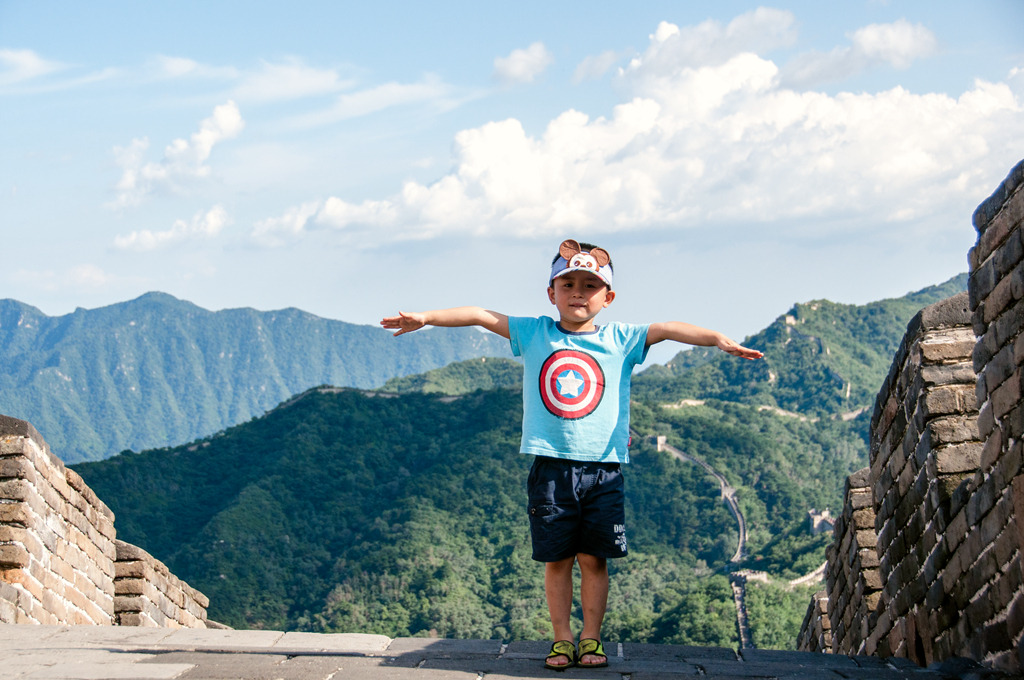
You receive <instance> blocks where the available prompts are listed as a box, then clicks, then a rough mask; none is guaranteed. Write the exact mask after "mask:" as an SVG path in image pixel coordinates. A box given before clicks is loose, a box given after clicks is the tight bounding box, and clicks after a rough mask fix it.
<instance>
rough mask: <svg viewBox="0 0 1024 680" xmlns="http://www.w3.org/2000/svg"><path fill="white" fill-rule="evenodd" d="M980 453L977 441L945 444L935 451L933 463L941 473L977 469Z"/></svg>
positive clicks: (980, 447)
mask: <svg viewBox="0 0 1024 680" xmlns="http://www.w3.org/2000/svg"><path fill="white" fill-rule="evenodd" d="M981 453H982V445H981V444H979V443H974V442H971V443H967V444H955V445H952V446H946V447H943V448H941V449H939V450H937V451H936V452H935V464H936V467H937V469H938V471H939V473H941V474H954V473H962V472H969V471H972V470H976V469H978V466H979V464H980V462H981Z"/></svg>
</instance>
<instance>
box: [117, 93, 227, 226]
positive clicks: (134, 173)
mask: <svg viewBox="0 0 1024 680" xmlns="http://www.w3.org/2000/svg"><path fill="white" fill-rule="evenodd" d="M244 127H245V121H244V120H242V115H241V113H240V112H239V110H238V106H237V105H236V104H235V103H234V102H233V101H228V102H227V103H226V104H221V105H220V106H217V107H216V108H214V109H213V115H212V116H210V117H209V118H207V119H205V120H203V121H202V122H201V123H200V124H199V130H198V131H197V132H195V133H193V135H192V137H191V138H190V139H189V140H185V139H176V140H174V141H173V142H171V143H170V144H169V145H167V148H166V149H164V157H163V159H162V160H161V161H160V162H155V163H154V162H151V163H143V160H144V156H145V152H146V150H147V149H148V148H149V140H148V139H145V138H144V139H133V140H132V141H131V143H130V144H129V145H128V146H126V147H119V146H116V147H114V150H113V153H114V160H115V162H116V163H117V164H118V165H119V166H121V167H122V168H123V169H124V172H123V173H122V175H121V179H120V181H119V182H118V183H117V186H116V189H117V198H116V199H115V200H114V201H113V202H112V203H110V204H108V205H109V206H110V207H114V208H123V207H126V206H132V205H137V204H139V203H140V202H141V201H142V200H143V199H144V198H145V197H146V196H148V195H149V194H151V193H153V192H154V191H156V190H157V189H161V188H164V189H170V190H173V191H180V190H182V188H183V186H184V185H185V184H186V183H188V182H189V181H192V180H195V179H197V178H202V177H206V176H208V175H209V174H210V166H208V165H206V164H205V163H206V160H207V159H209V157H210V153H211V151H212V150H213V147H214V145H215V144H217V143H218V142H221V141H223V140H225V139H232V138H234V137H237V136H238V134H239V133H240V132H241V131H242V128H244Z"/></svg>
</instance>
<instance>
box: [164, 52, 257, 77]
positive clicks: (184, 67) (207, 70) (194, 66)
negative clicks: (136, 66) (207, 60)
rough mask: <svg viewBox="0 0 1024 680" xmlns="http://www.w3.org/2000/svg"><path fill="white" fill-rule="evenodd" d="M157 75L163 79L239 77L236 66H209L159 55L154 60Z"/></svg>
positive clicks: (182, 58)
mask: <svg viewBox="0 0 1024 680" xmlns="http://www.w3.org/2000/svg"><path fill="white" fill-rule="evenodd" d="M154 65H155V69H156V72H157V75H159V76H160V77H162V78H185V77H190V78H214V79H231V78H237V77H238V75H239V74H238V69H236V68H235V67H234V66H208V65H206V64H200V63H199V62H197V61H194V60H192V59H188V58H186V57H170V56H166V55H159V56H157V57H156V59H155V60H154Z"/></svg>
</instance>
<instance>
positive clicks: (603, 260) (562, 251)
mask: <svg viewBox="0 0 1024 680" xmlns="http://www.w3.org/2000/svg"><path fill="white" fill-rule="evenodd" d="M582 252H583V248H581V247H580V244H579V243H578V242H577V241H574V240H573V239H571V238H567V239H565V240H564V241H562V245H560V246H558V254H559V255H561V256H562V257H564V258H565V260H566V262H572V258H573V257H575V256H577V255H579V254H580V253H582ZM590 256H591V257H593V258H594V260H596V261H597V266H598V267H604V266H606V265H607V264H608V263H609V262H611V261H612V256H611V255H609V254H608V251H607V250H605V249H604V248H594V249H592V250H591V251H590Z"/></svg>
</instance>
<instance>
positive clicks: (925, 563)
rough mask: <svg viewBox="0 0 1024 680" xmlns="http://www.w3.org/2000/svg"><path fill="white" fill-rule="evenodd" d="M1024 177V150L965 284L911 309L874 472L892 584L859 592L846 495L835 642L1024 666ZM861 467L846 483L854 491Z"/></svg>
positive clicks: (874, 444) (987, 211)
mask: <svg viewBox="0 0 1024 680" xmlns="http://www.w3.org/2000/svg"><path fill="white" fill-rule="evenodd" d="M1022 186H1024V162H1021V163H1020V164H1018V165H1017V167H1015V168H1014V169H1013V171H1012V172H1011V173H1010V176H1009V177H1007V179H1006V181H1005V182H1003V183H1002V185H1000V187H999V189H998V190H997V191H996V193H995V194H993V196H992V197H991V198H989V199H988V200H986V201H985V202H984V203H982V204H981V206H980V207H979V208H978V210H977V211H976V212H975V214H974V225H975V227H976V228H977V232H978V241H977V243H976V244H975V246H974V248H972V249H971V252H970V253H969V255H968V259H969V262H970V270H971V272H970V279H969V285H968V292H967V293H963V294H961V295H958V296H954V297H952V298H949V299H947V300H944V301H942V302H939V303H937V304H935V305H931V306H930V307H926V308H925V309H923V310H921V312H920V313H918V315H917V316H916V317H915V318H914V319H913V320H912V321H911V322H910V324H909V325H908V327H907V333H906V335H905V336H904V338H903V342H902V343H901V344H900V347H899V350H898V351H897V353H896V356H895V358H894V359H893V363H892V367H891V369H890V371H889V374H888V376H887V377H886V379H885V382H884V384H883V385H882V389H881V390H880V392H879V394H878V398H877V399H876V401H875V409H874V414H873V416H872V419H871V431H870V448H869V450H870V454H869V457H870V467H869V468H868V471H867V472H868V482H867V486H868V487H869V489H870V495H871V510H872V513H873V517H872V519H873V524H874V526H873V528H874V531H875V540H876V543H875V545H874V551H873V552H874V558H875V559H876V560H877V561H876V565H877V579H875V583H877V585H878V587H879V588H880V590H878V591H877V592H868V590H867V589H866V588H865V589H863V590H862V591H861V592H857V584H858V583H861V582H864V583H866V582H867V580H868V579H867V578H865V577H864V575H865V574H866V573H868V572H869V569H867V568H866V567H865V562H864V560H865V559H867V558H870V557H871V556H870V551H865V550H859V551H858V553H857V556H855V555H854V552H853V550H852V549H851V548H852V546H853V538H851V536H853V537H857V538H859V536H860V535H859V534H857V533H855V530H856V529H857V526H856V525H857V522H856V520H853V519H852V518H851V517H850V516H849V513H848V512H847V511H846V510H845V509H844V514H843V517H842V518H840V519H839V520H837V523H836V527H835V531H834V534H833V537H834V538H833V544H832V546H830V547H829V549H828V566H827V573H828V574H829V590H828V604H827V610H828V612H829V615H830V624H831V626H832V649H833V651H836V652H841V653H845V654H854V653H858V654H869V655H876V656H882V657H905V658H907V659H909V660H911V661H914V662H916V663H918V664H920V665H929V664H932V663H934V662H937V661H944V660H946V659H949V658H951V657H970V658H972V659H975V660H976V661H979V662H982V663H984V664H985V665H987V666H990V667H995V668H1000V669H1004V670H1010V671H1019V670H1020V668H1021V658H1022V655H1024V636H1022V631H1024V574H1022V569H1021V546H1022V545H1024V475H1022V474H1021V459H1022V447H1024V444H1022V440H1024V401H1022V400H1021V390H1022V370H1021V365H1022V364H1024V334H1022V333H1021V330H1022V329H1024V230H1022V229H1021V226H1022V222H1024V191H1022V189H1021V187H1022ZM863 473H864V471H863V470H862V471H860V472H858V473H855V474H854V475H852V476H851V478H850V481H848V483H847V498H846V499H845V503H846V505H847V506H850V505H852V503H851V499H850V494H851V490H852V489H855V488H858V486H859V485H860V484H862V483H863V482H862V480H861V477H862V476H863ZM868 514H869V513H865V514H864V516H862V518H861V521H862V523H864V522H866V519H867V516H868ZM864 536H865V538H868V534H864ZM869 540H870V539H869ZM857 547H858V548H860V545H858V546H857ZM857 557H860V566H859V568H855V567H854V565H855V563H856V561H857ZM875 598H877V599H875ZM818 606H819V607H820V603H819V604H818ZM813 607H814V603H812V610H813ZM865 610H866V614H865V613H864V612H865ZM858 612H859V613H860V618H859V624H860V625H859V629H858V625H857V623H858V619H857V616H858ZM812 613H813V612H812ZM813 621H814V618H813V616H812V615H811V614H809V615H808V617H807V619H806V621H805V625H806V626H808V627H809V626H810V625H812V623H813ZM808 633H809V631H802V632H801V644H807V645H809V646H808V649H810V648H811V647H810V645H811V642H810V641H809V634H808ZM805 637H807V638H808V639H807V640H805Z"/></svg>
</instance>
